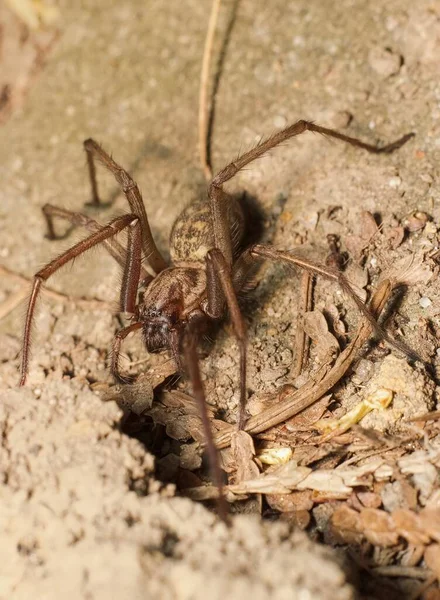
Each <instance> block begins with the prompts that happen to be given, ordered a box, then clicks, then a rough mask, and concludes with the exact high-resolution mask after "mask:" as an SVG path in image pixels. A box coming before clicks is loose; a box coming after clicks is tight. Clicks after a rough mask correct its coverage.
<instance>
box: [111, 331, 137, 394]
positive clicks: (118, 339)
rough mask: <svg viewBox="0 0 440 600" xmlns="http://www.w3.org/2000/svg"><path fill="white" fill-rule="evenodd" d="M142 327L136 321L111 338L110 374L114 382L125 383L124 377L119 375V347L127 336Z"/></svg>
mask: <svg viewBox="0 0 440 600" xmlns="http://www.w3.org/2000/svg"><path fill="white" fill-rule="evenodd" d="M141 327H142V323H140V322H139V321H136V322H135V323H131V325H128V327H124V329H121V330H120V331H118V332H117V333H116V335H115V337H114V338H113V347H112V362H111V367H110V368H111V372H112V375H113V377H114V378H115V379H116V381H120V382H124V381H126V377H124V376H123V375H121V372H120V369H119V357H120V355H121V346H122V342H123V341H124V340H125V338H126V337H127V335H129V334H130V333H132V332H133V331H137V330H138V329H140V328H141Z"/></svg>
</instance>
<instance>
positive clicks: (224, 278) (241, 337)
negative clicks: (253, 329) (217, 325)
mask: <svg viewBox="0 0 440 600" xmlns="http://www.w3.org/2000/svg"><path fill="white" fill-rule="evenodd" d="M206 274H207V292H208V307H207V311H206V312H207V313H208V314H209V315H210V316H211V317H213V318H219V317H220V316H221V315H222V313H223V305H224V300H225V299H226V303H227V305H228V309H229V314H230V315H231V320H232V323H233V326H234V333H235V336H236V338H237V341H238V345H239V348H240V401H239V405H238V415H237V425H238V429H239V430H240V429H243V428H244V425H245V422H246V412H245V411H246V326H245V323H244V319H243V316H242V314H241V311H240V307H239V306H238V302H237V295H236V293H235V290H234V284H233V281H232V277H231V274H230V268H229V265H228V264H227V262H226V260H225V258H224V256H223V254H222V253H221V252H220V250H217V249H213V250H210V251H209V252H208V254H207V255H206Z"/></svg>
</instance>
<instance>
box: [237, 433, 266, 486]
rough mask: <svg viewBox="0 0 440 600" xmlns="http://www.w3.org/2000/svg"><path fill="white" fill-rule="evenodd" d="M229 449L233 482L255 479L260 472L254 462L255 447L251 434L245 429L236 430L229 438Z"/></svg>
mask: <svg viewBox="0 0 440 600" xmlns="http://www.w3.org/2000/svg"><path fill="white" fill-rule="evenodd" d="M231 450H232V456H233V461H234V463H235V473H234V475H233V477H232V479H231V480H232V482H233V483H240V482H241V481H246V480H249V479H255V477H258V475H259V474H260V471H259V470H258V467H257V465H256V464H255V462H254V458H255V447H254V442H253V440H252V438H251V436H250V435H249V434H248V433H246V432H245V431H237V432H235V433H234V435H233V436H232V439H231Z"/></svg>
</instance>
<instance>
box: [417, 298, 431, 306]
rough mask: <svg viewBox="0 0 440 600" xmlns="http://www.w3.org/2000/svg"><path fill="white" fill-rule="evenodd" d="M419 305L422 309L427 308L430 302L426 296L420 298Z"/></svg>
mask: <svg viewBox="0 0 440 600" xmlns="http://www.w3.org/2000/svg"><path fill="white" fill-rule="evenodd" d="M419 304H420V306H421V307H422V308H428V306H431V304H432V302H431V300H430V299H429V298H427V297H426V296H422V298H420V300H419Z"/></svg>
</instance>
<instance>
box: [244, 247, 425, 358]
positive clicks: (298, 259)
mask: <svg viewBox="0 0 440 600" xmlns="http://www.w3.org/2000/svg"><path fill="white" fill-rule="evenodd" d="M261 258H266V259H269V260H273V261H280V262H284V263H287V264H289V265H292V266H295V267H299V268H300V269H304V270H306V271H309V272H310V273H312V274H314V275H320V276H322V277H324V278H325V279H329V280H331V281H335V282H336V283H337V284H338V285H339V287H340V288H341V289H342V290H343V291H344V292H345V293H346V294H347V295H348V296H349V297H350V298H351V299H352V300H353V301H354V302H355V304H356V306H357V308H358V309H359V311H360V312H361V314H362V315H363V316H364V317H365V318H366V319H367V320H368V322H369V324H370V326H371V328H372V329H373V331H374V332H375V333H376V334H377V335H378V336H379V337H380V338H381V339H384V340H385V341H387V342H388V343H389V344H390V345H391V346H393V347H394V348H396V349H397V350H400V352H403V353H404V354H406V355H407V356H408V358H409V359H410V360H414V361H421V362H424V361H423V360H422V358H421V357H420V356H419V355H418V354H417V353H416V352H415V351H414V350H413V349H412V348H410V347H409V346H408V345H407V344H405V343H404V342H402V341H400V340H395V339H394V338H393V337H392V336H390V335H389V334H388V333H387V332H386V331H385V330H384V329H383V327H381V326H380V325H379V323H378V322H377V320H376V317H375V316H374V314H373V313H372V312H371V310H370V309H369V308H368V307H367V306H366V305H365V304H364V302H362V300H361V299H360V298H359V297H358V295H357V294H356V292H355V291H354V290H353V288H352V286H351V284H350V282H349V281H348V280H347V279H346V278H345V277H344V275H343V274H342V273H341V272H340V271H338V270H336V269H332V268H331V267H323V266H321V265H319V264H317V263H315V262H314V261H311V260H309V259H305V258H303V257H302V256H299V255H295V254H294V253H293V252H285V251H283V250H278V249H277V248H273V247H272V246H268V245H263V244H257V245H255V246H252V247H251V248H249V249H248V250H246V251H245V252H244V253H243V254H242V256H241V257H240V260H239V261H237V265H238V268H240V269H241V271H244V270H245V267H248V268H249V266H250V265H251V264H252V262H253V261H254V260H255V259H257V260H258V259H261Z"/></svg>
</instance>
